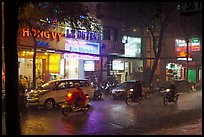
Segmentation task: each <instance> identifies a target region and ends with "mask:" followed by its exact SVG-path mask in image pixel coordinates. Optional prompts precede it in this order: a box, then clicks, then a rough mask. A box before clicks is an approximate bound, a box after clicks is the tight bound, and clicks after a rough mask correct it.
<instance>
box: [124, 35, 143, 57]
mask: <svg viewBox="0 0 204 137" xmlns="http://www.w3.org/2000/svg"><path fill="white" fill-rule="evenodd" d="M122 42H123V43H124V44H125V56H126V57H141V38H134V37H129V36H124V37H123V39H122Z"/></svg>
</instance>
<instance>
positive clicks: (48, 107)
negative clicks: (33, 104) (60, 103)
mask: <svg viewBox="0 0 204 137" xmlns="http://www.w3.org/2000/svg"><path fill="white" fill-rule="evenodd" d="M54 107H55V101H54V100H53V99H47V100H46V101H45V103H44V108H45V109H46V110H53V109H54Z"/></svg>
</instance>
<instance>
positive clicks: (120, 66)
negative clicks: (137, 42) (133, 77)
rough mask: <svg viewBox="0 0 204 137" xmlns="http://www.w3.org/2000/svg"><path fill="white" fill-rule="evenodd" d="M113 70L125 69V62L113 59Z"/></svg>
mask: <svg viewBox="0 0 204 137" xmlns="http://www.w3.org/2000/svg"><path fill="white" fill-rule="evenodd" d="M112 65H113V67H112V68H113V70H124V69H125V63H124V61H122V60H113V61H112Z"/></svg>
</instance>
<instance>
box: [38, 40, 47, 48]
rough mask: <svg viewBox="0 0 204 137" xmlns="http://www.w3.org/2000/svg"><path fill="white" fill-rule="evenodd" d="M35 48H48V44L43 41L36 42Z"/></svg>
mask: <svg viewBox="0 0 204 137" xmlns="http://www.w3.org/2000/svg"><path fill="white" fill-rule="evenodd" d="M37 46H41V47H49V43H48V42H44V41H42V42H41V41H37Z"/></svg>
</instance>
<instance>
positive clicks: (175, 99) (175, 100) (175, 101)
mask: <svg viewBox="0 0 204 137" xmlns="http://www.w3.org/2000/svg"><path fill="white" fill-rule="evenodd" d="M177 102H178V96H176V97H175V98H174V103H175V104H176V103H177Z"/></svg>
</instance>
